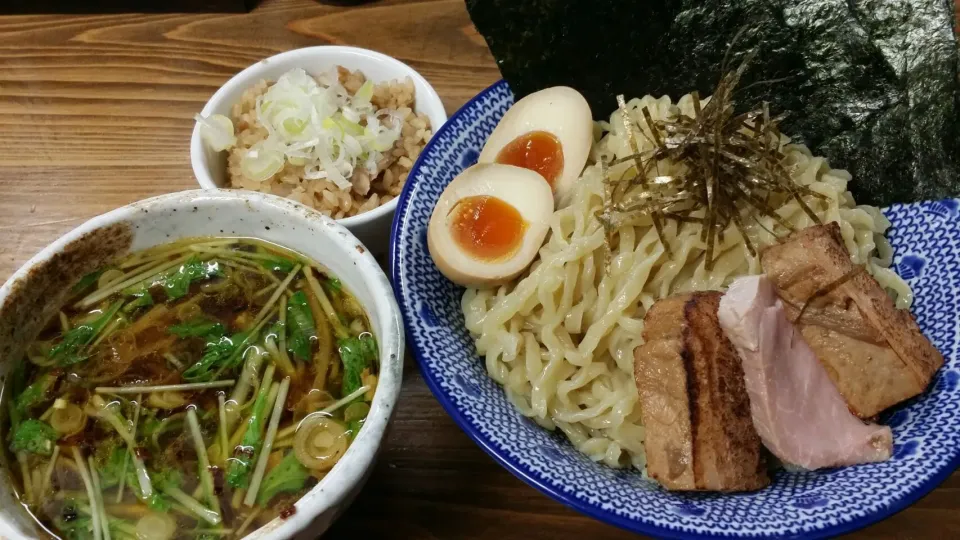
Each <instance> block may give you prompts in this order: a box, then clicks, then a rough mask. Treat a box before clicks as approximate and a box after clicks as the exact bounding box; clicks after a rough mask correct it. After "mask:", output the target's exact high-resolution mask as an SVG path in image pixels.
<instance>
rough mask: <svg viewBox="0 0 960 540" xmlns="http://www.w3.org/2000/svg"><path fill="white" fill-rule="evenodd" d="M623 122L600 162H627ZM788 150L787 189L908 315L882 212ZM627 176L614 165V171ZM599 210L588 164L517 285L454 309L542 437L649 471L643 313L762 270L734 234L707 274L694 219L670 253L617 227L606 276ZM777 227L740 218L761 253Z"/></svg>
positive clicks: (794, 217)
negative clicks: (799, 194)
mask: <svg viewBox="0 0 960 540" xmlns="http://www.w3.org/2000/svg"><path fill="white" fill-rule="evenodd" d="M644 106H646V107H647V108H648V109H649V111H650V114H651V115H652V116H653V117H654V118H655V119H664V120H670V119H671V118H676V115H677V114H679V113H686V114H688V115H690V114H692V102H691V99H690V97H689V96H685V97H684V98H682V99H681V100H680V101H679V103H678V104H677V105H673V104H671V102H670V99H669V98H667V97H661V98H660V99H654V98H652V97H649V96H647V97H644V98H643V99H633V100H631V101H630V102H628V104H627V110H628V111H629V112H630V114H631V115H633V117H634V123H633V124H634V125H635V126H646V124H645V122H644V121H643V119H642V113H641V111H642V109H643V107H644ZM623 126H624V123H623V122H622V119H621V118H620V113H619V112H614V113H613V115H612V116H611V118H610V121H609V123H606V122H601V123H600V127H601V128H602V131H601V133H603V135H602V138H601V139H600V140H599V141H598V142H597V143H595V145H594V149H593V158H594V161H596V160H599V159H601V158H604V159H607V160H611V159H614V158H622V157H624V156H628V155H630V154H631V152H630V151H629V149H628V147H627V140H626V137H625V136H624V135H625V132H624V129H625V128H624V127H623ZM640 129H646V127H643V128H640ZM649 137H650V134H649V133H643V132H639V131H638V132H637V133H636V139H637V141H638V143H639V144H640V150H641V152H645V151H649V150H651V149H652V143H651V142H650V138H649ZM782 145H783V152H784V154H785V155H786V156H787V165H788V167H789V169H790V171H791V175H792V177H793V179H794V180H795V181H796V182H797V183H798V184H800V185H804V186H807V187H809V188H810V189H811V190H813V191H815V192H817V193H820V194H822V195H823V198H816V197H806V199H805V201H806V203H807V205H809V206H810V208H811V209H813V211H814V212H815V213H816V214H817V216H818V217H819V218H820V220H821V221H823V222H837V223H839V225H840V229H841V231H842V234H843V238H844V241H845V243H846V247H847V249H848V251H849V252H850V254H851V259H852V260H853V262H854V263H857V264H865V265H866V268H867V270H868V271H869V272H870V273H871V274H872V275H873V276H874V277H875V278H876V279H877V280H878V281H879V282H880V284H881V285H882V286H883V287H885V288H886V289H887V290H888V291H889V292H890V293H891V294H892V295H894V296H895V297H896V299H897V302H896V303H897V307H899V308H906V307H909V305H910V303H911V301H912V293H911V291H910V289H909V287H908V286H907V284H906V283H905V282H904V281H903V280H901V279H900V278H899V277H898V276H897V275H896V274H895V273H894V272H893V271H891V270H890V269H889V268H888V267H889V265H890V264H891V261H892V252H891V248H890V245H889V244H888V243H887V241H886V240H885V239H884V237H883V233H884V231H885V230H886V229H887V228H888V227H889V226H890V222H889V221H887V219H886V218H885V217H884V216H883V215H882V214H881V212H880V211H879V209H877V208H873V207H869V206H856V205H855V203H854V201H853V198H852V196H851V195H850V193H849V192H848V191H847V183H848V182H849V181H850V179H851V178H850V175H849V174H848V173H847V172H846V171H842V170H836V169H830V167H829V166H828V165H827V163H826V161H825V160H824V159H823V158H819V157H814V156H812V155H811V154H810V152H809V151H808V150H807V148H806V147H804V146H800V145H792V144H790V143H789V140H787V139H786V138H784V139H783V140H782ZM630 166H631V165H630V163H629V162H625V163H623V164H621V165H620V166H619V167H621V169H620V171H619V172H623V171H624V169H626V168H627V167H630ZM682 167H683V165H682V164H677V163H668V162H660V163H658V164H657V167H652V168H651V169H652V170H651V174H655V175H669V174H674V173H676V172H679V171H680V170H681V168H682ZM611 172H612V173H614V174H616V173H617V172H618V171H611ZM603 200H604V183H603V179H602V176H601V171H600V166H599V165H596V164H591V165H588V166H587V168H586V169H585V170H584V172H583V175H582V177H581V178H580V180H579V183H578V186H577V189H576V191H575V193H574V196H573V197H572V198H571V199H570V200H569V202H568V204H567V205H566V206H564V207H562V208H560V209H559V210H557V211H556V212H555V213H554V214H553V216H552V218H551V224H550V225H551V232H550V234H549V236H548V238H547V241H546V243H545V245H544V246H543V247H542V248H541V250H540V254H539V257H538V259H537V260H535V261H534V263H533V265H532V266H531V268H530V270H529V271H528V272H527V273H526V274H525V276H524V277H522V278H521V279H519V280H517V281H514V282H512V283H509V284H507V285H504V286H501V287H500V288H499V289H495V290H477V289H468V290H467V291H466V293H465V294H464V296H463V300H462V308H463V312H464V315H465V318H466V325H467V328H468V329H469V331H470V332H471V334H472V335H473V336H474V338H475V339H476V346H477V350H478V352H479V353H480V354H481V355H483V356H484V358H485V362H486V368H487V371H488V372H489V374H490V376H491V377H493V379H494V380H496V381H497V382H498V383H500V384H502V385H503V387H504V390H505V392H506V394H507V396H508V398H509V399H510V400H511V402H512V403H514V404H515V405H516V406H517V408H518V409H519V410H520V411H521V412H522V413H523V414H524V415H526V416H528V417H530V418H531V419H533V420H535V421H536V422H538V423H539V424H540V425H542V426H543V427H545V428H547V429H551V430H552V429H557V428H559V429H560V430H562V431H563V432H564V433H565V434H566V435H567V437H568V438H569V439H570V441H571V442H572V443H573V444H574V445H575V446H576V447H577V448H578V449H579V450H580V451H581V452H583V453H584V454H586V455H587V456H589V457H590V458H591V459H592V460H594V461H598V462H602V463H604V464H606V465H609V466H613V467H623V466H629V465H632V466H634V467H636V468H638V469H640V470H644V469H645V458H644V450H643V438H644V428H643V426H642V425H641V424H640V411H639V406H638V405H637V390H636V386H635V384H634V380H633V350H634V349H635V348H636V347H637V345H639V344H641V343H642V342H643V339H642V336H641V334H642V331H643V316H644V314H645V313H646V310H647V309H649V308H650V307H651V306H652V305H653V303H654V302H655V301H657V300H658V299H660V298H664V297H667V296H669V295H672V294H675V293H679V292H685V291H693V290H710V289H720V290H722V289H725V288H726V286H727V285H728V284H729V283H730V282H731V281H732V280H733V279H735V278H737V277H739V276H743V275H748V274H757V273H760V272H761V268H760V264H759V261H758V260H757V259H755V258H753V257H751V256H750V255H749V253H748V252H747V250H746V249H745V243H744V241H743V239H742V237H741V236H740V233H739V232H738V231H737V230H736V229H735V228H734V227H733V226H732V225H731V227H729V228H728V229H727V230H726V231H724V233H723V235H722V236H721V239H720V240H718V244H717V254H716V255H715V256H716V257H717V259H716V262H715V265H714V268H713V269H712V270H710V271H707V270H706V269H705V263H704V254H705V251H706V243H705V242H703V241H701V239H700V226H699V225H697V224H690V223H688V224H685V225H684V226H683V227H681V228H680V230H678V228H677V225H676V223H675V222H670V223H669V224H668V225H667V226H666V227H665V233H666V238H667V239H668V241H669V243H670V246H671V248H672V251H673V256H672V257H669V256H668V255H667V254H666V253H665V252H664V248H663V246H662V245H661V244H660V242H659V240H658V237H657V234H656V231H655V230H654V228H653V227H652V226H651V224H650V223H649V221H640V222H639V223H636V224H633V225H629V226H623V227H621V228H619V229H618V230H617V231H616V234H615V237H614V239H613V241H612V243H611V246H610V253H609V267H607V265H606V260H607V259H606V256H607V253H606V247H605V245H604V237H605V234H604V230H603V228H602V226H601V224H600V223H599V221H598V220H597V219H596V217H595V216H596V215H597V213H598V212H600V211H601V210H602V207H603ZM773 202H776V203H778V204H779V203H781V202H782V201H773ZM774 207H776V208H778V209H777V213H778V214H779V215H780V217H781V218H782V219H783V220H784V221H786V222H788V223H790V224H791V225H792V226H793V227H794V228H796V229H802V228H804V227H807V226H809V225H813V222H812V220H811V219H810V218H809V217H808V216H807V215H806V214H805V213H804V212H803V210H802V209H801V208H800V206H799V205H798V204H797V203H796V202H795V201H791V202H786V203H785V204H781V205H780V206H779V207H777V206H774ZM777 227H778V226H777V225H776V223H775V221H774V220H773V219H772V218H770V217H766V216H764V217H759V218H757V219H754V218H752V217H751V218H749V219H747V220H745V230H746V232H747V235H748V236H749V237H750V239H751V241H752V242H753V244H754V245H755V246H760V247H763V246H767V245H770V244H772V243H775V242H776V241H777V238H776V237H775V236H774V234H773V232H771V231H776V232H777V234H778V235H781V236H782V235H783V234H785V233H786V231H784V230H783V228H782V227H780V228H779V230H778V229H777Z"/></svg>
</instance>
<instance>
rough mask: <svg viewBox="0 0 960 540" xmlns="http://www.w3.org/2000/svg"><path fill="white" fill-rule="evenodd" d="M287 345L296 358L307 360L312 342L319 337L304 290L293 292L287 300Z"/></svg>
mask: <svg viewBox="0 0 960 540" xmlns="http://www.w3.org/2000/svg"><path fill="white" fill-rule="evenodd" d="M286 328H287V345H288V346H289V347H290V351H291V352H293V355H294V357H295V358H297V359H299V360H302V361H304V362H305V361H307V360H309V357H310V344H311V342H312V341H316V339H317V327H316V324H315V323H314V322H313V314H312V313H311V312H310V306H308V305H307V295H306V294H305V293H304V292H303V291H297V292H295V293H293V295H292V296H291V297H290V300H288V301H287V324H286Z"/></svg>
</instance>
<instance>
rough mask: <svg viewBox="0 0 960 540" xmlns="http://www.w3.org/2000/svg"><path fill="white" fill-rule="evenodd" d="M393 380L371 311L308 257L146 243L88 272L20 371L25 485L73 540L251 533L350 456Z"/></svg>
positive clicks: (239, 241)
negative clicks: (376, 399)
mask: <svg viewBox="0 0 960 540" xmlns="http://www.w3.org/2000/svg"><path fill="white" fill-rule="evenodd" d="M378 374H379V358H378V346H377V341H376V339H375V337H374V336H373V334H372V333H371V327H370V322H369V319H368V318H367V315H366V313H364V311H363V308H362V307H361V306H360V304H359V302H357V300H356V299H355V298H354V297H353V296H352V295H351V294H350V293H349V292H348V291H347V290H346V289H345V288H344V287H343V286H342V285H341V283H340V281H339V280H338V279H337V278H336V277H335V276H332V275H330V274H329V273H328V272H327V271H326V270H324V269H322V268H320V267H319V266H318V265H316V264H315V263H313V262H311V261H310V260H308V259H306V258H305V257H303V256H301V255H298V254H296V253H293V252H290V251H288V250H286V249H283V248H280V247H278V246H275V245H272V244H268V243H265V242H262V241H259V240H252V239H244V238H194V239H187V240H181V241H178V242H175V243H172V244H165V245H162V246H158V247H155V248H152V249H150V250H147V251H143V252H139V253H136V254H133V255H130V256H128V257H126V258H124V259H122V260H119V261H115V262H114V263H112V264H109V265H106V266H104V267H103V268H101V269H100V270H98V271H96V272H94V273H92V274H90V275H87V276H85V277H84V278H82V279H81V280H80V281H79V282H78V283H77V284H76V285H75V286H74V288H73V290H72V291H71V298H70V300H69V301H68V302H67V303H66V305H64V306H63V308H62V310H61V311H60V313H59V314H58V315H57V316H55V317H54V318H53V319H52V320H51V321H49V323H48V324H47V326H46V327H45V328H44V329H43V331H42V332H41V333H40V335H39V336H38V337H37V339H36V340H34V341H33V342H32V343H31V344H30V345H29V347H28V348H27V353H26V355H25V357H24V358H23V360H22V362H21V363H19V364H18V365H17V366H16V367H15V369H14V370H13V371H12V372H11V375H10V376H9V377H8V380H7V383H6V388H4V396H5V398H6V404H5V406H6V413H7V414H8V416H9V423H8V425H9V430H8V433H7V436H6V447H7V449H8V451H9V452H10V455H9V461H10V463H11V469H12V472H13V476H14V478H15V479H16V483H17V490H18V494H19V496H20V499H21V501H22V502H23V504H24V505H26V507H27V508H28V509H29V510H30V512H31V513H32V514H33V515H34V516H35V517H36V519H37V520H38V521H39V522H40V523H41V524H42V525H43V526H44V527H46V528H47V529H48V530H49V531H51V532H52V533H53V534H55V535H57V536H60V537H62V538H70V539H96V540H100V539H107V538H110V539H114V540H115V539H120V540H126V539H138V538H139V539H146V540H168V539H173V538H178V539H179V538H198V539H199V538H203V539H216V538H239V537H242V536H243V535H244V534H247V533H249V532H252V531H253V530H255V529H256V528H257V527H258V526H260V525H262V524H263V523H266V522H267V521H269V520H271V519H273V518H274V517H277V516H281V517H288V516H290V515H292V514H293V513H294V512H295V511H296V508H295V505H294V503H295V502H296V501H297V499H299V497H300V496H302V495H303V494H304V493H305V492H306V491H307V490H309V489H310V488H311V487H312V486H313V485H315V484H316V483H317V482H318V481H320V480H322V479H323V477H324V475H326V474H327V473H328V471H329V470H330V469H331V468H332V467H333V466H334V465H335V464H336V463H337V461H338V460H339V459H340V458H341V457H342V456H343V454H344V453H345V452H346V450H347V448H348V447H349V445H350V442H351V441H352V440H353V439H354V438H355V437H356V435H357V433H358V431H359V430H360V429H361V426H363V422H364V420H365V419H366V417H367V414H368V412H369V411H370V402H371V400H372V399H373V394H374V391H375V389H376V386H377V377H378Z"/></svg>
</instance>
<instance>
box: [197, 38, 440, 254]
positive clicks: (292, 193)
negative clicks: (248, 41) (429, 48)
mask: <svg viewBox="0 0 960 540" xmlns="http://www.w3.org/2000/svg"><path fill="white" fill-rule="evenodd" d="M446 120H447V115H446V112H445V111H444V108H443V103H442V102H441V101H440V97H439V96H438V95H437V93H436V91H435V90H434V89H433V87H432V86H430V83H428V82H427V81H426V79H424V78H423V77H422V76H421V75H420V74H419V73H417V72H416V71H414V70H413V68H411V67H410V66H408V65H406V64H404V63H403V62H400V61H399V60H397V59H395V58H391V57H389V56H387V55H384V54H381V53H378V52H375V51H370V50H366V49H360V48H357V47H343V46H319V47H307V48H303V49H294V50H292V51H287V52H284V53H280V54H278V55H275V56H271V57H269V58H265V59H264V60H261V61H260V62H257V63H256V64H254V65H252V66H250V67H248V68H246V69H244V70H243V71H241V72H240V73H238V74H236V75H235V76H233V78H231V79H230V80H229V81H227V83H226V84H224V85H223V86H222V87H220V89H219V90H217V92H216V93H215V94H214V95H213V97H211V98H210V100H209V101H208V102H207V104H206V105H205V106H204V107H203V110H202V111H200V114H198V115H197V124H196V126H195V127H194V130H193V136H192V137H191V140H190V161H191V164H192V166H193V174H194V175H195V176H196V177H197V182H198V183H199V184H200V186H201V187H203V188H205V189H217V188H233V189H245V190H250V191H259V192H262V193H270V194H273V195H280V196H283V197H286V198H289V199H292V200H295V201H297V202H299V203H302V204H304V205H306V206H308V207H310V208H313V209H315V210H317V211H319V212H321V213H323V214H325V215H327V216H329V217H332V218H334V219H336V220H337V221H338V222H339V223H340V224H341V225H343V226H345V227H346V228H347V229H349V230H350V232H352V233H353V234H354V235H356V236H357V238H359V239H360V241H361V242H363V244H364V245H365V246H366V247H367V249H369V250H370V251H372V252H373V253H375V254H380V253H384V252H386V249H387V245H388V243H389V239H390V226H391V222H392V221H393V213H394V210H395V209H396V206H397V197H398V196H399V195H400V191H401V190H402V189H403V185H404V183H405V182H406V179H407V175H408V174H409V172H410V169H411V168H412V167H413V164H414V162H416V160H417V157H418V156H419V155H420V152H421V151H422V150H423V147H424V146H425V145H426V144H427V142H428V141H429V140H430V137H432V135H433V133H434V132H435V131H436V130H437V129H438V128H439V127H440V126H441V125H442V124H443V123H444V122H446Z"/></svg>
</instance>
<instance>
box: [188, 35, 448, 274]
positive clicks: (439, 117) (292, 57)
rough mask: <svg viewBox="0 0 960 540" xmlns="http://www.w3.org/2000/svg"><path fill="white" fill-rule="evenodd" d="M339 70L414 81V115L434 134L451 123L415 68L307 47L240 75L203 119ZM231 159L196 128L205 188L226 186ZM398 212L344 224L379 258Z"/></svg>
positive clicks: (194, 151) (366, 53) (194, 150)
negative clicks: (306, 77)
mask: <svg viewBox="0 0 960 540" xmlns="http://www.w3.org/2000/svg"><path fill="white" fill-rule="evenodd" d="M338 65H339V66H344V67H346V68H349V69H358V70H360V71H361V72H363V74H364V75H366V77H367V78H368V79H370V80H372V81H374V82H384V81H390V80H395V79H403V78H405V77H409V78H410V79H411V80H412V81H413V86H414V89H415V94H416V95H415V98H416V101H415V103H414V110H416V111H417V112H420V113H423V114H425V115H427V117H428V118H429V119H430V126H431V128H432V129H433V131H434V133H435V132H436V130H437V129H439V128H440V126H442V125H443V123H444V122H446V121H447V113H446V111H445V110H444V108H443V103H442V102H441V101H440V97H439V96H438V95H437V92H436V90H434V89H433V87H432V86H430V83H429V82H427V80H426V79H424V78H423V76H421V75H420V74H419V73H417V72H416V71H415V70H414V69H413V68H412V67H410V66H408V65H406V64H404V63H403V62H401V61H399V60H397V59H396V58H393V57H390V56H387V55H385V54H383V53H379V52H376V51H371V50H367V49H361V48H359V47H344V46H339V45H338V46H333V45H322V46H318V47H304V48H302V49H293V50H291V51H286V52H282V53H280V54H277V55H274V56H271V57H269V58H264V59H263V60H261V61H259V62H257V63H256V64H253V65H252V66H250V67H248V68H246V69H244V70H243V71H241V72H240V73H237V74H236V75H234V76H233V78H231V79H230V80H229V81H227V82H226V84H224V85H223V86H222V87H220V89H219V90H217V92H216V93H215V94H213V97H211V98H210V101H208V102H207V104H206V105H205V106H204V107H203V111H202V112H201V114H202V115H204V116H209V115H211V114H223V115H229V114H230V109H231V107H233V104H234V103H236V102H237V101H240V97H241V96H243V93H244V92H245V91H246V90H247V88H250V87H251V86H253V85H255V84H256V83H258V82H260V81H261V80H264V79H266V80H276V79H278V78H279V77H280V76H281V75H283V74H284V73H286V72H287V71H290V70H291V69H294V68H302V69H304V70H306V71H307V73H313V74H316V73H321V72H323V71H324V70H327V69H330V68H332V67H335V66H338ZM226 155H227V154H226V152H214V151H213V150H212V149H210V148H208V147H207V146H206V145H205V144H203V141H202V140H201V138H200V128H199V127H197V126H194V129H193V135H192V136H191V138H190V162H191V164H192V166H193V174H194V175H195V176H196V177H197V182H198V183H199V184H200V187H203V188H217V187H223V186H225V185H226V183H227V182H226V175H227V171H226V167H227V158H226ZM396 208H397V199H393V200H392V201H390V202H388V203H387V204H384V205H382V206H379V207H377V208H374V209H373V210H370V211H369V212H364V213H362V214H359V215H356V216H351V217H348V218H344V219H341V220H338V222H339V223H340V224H341V225H343V226H344V227H346V228H348V229H350V232H352V233H353V234H355V235H356V236H357V238H359V239H360V241H361V242H363V243H364V245H366V246H367V247H368V248H369V249H370V250H372V251H373V252H374V254H377V255H379V254H381V253H385V252H386V250H387V246H388V244H389V242H390V223H391V222H392V221H393V212H394V210H396Z"/></svg>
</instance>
